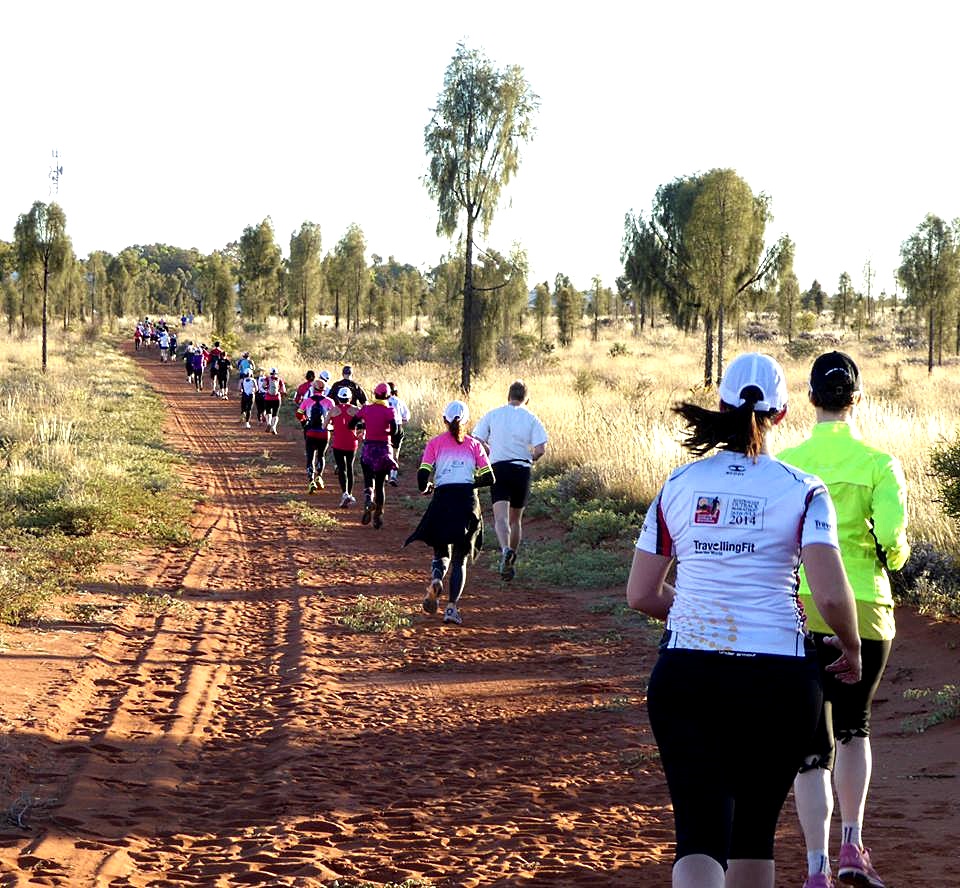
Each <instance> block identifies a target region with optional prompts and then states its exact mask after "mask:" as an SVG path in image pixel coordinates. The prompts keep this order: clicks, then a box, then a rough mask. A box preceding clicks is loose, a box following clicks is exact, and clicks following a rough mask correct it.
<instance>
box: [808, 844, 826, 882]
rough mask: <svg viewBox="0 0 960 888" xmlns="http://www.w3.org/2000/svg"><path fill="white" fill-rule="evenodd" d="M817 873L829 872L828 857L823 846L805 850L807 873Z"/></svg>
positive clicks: (813, 874) (809, 874) (811, 874)
mask: <svg viewBox="0 0 960 888" xmlns="http://www.w3.org/2000/svg"><path fill="white" fill-rule="evenodd" d="M818 873H824V874H825V875H829V874H830V858H829V857H828V856H827V851H826V849H825V848H819V849H817V850H816V851H808V852H807V875H808V876H815V875H817V874H818Z"/></svg>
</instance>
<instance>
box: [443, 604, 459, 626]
mask: <svg viewBox="0 0 960 888" xmlns="http://www.w3.org/2000/svg"><path fill="white" fill-rule="evenodd" d="M443 622H444V623H455V624H456V625H457V626H462V625H463V618H462V617H461V616H460V611H458V610H457V606H456V605H455V604H448V605H447V609H446V610H445V611H444V612H443Z"/></svg>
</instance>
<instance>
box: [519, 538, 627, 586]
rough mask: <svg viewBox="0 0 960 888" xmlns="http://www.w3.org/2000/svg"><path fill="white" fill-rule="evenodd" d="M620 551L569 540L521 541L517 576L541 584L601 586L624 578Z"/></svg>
mask: <svg viewBox="0 0 960 888" xmlns="http://www.w3.org/2000/svg"><path fill="white" fill-rule="evenodd" d="M628 573H629V564H628V563H627V560H626V558H625V557H624V555H623V553H622V552H610V551H607V550H606V549H593V548H590V547H588V546H578V545H573V544H571V543H570V542H569V540H549V541H547V542H530V543H524V547H523V558H522V559H521V562H520V567H519V568H518V577H519V578H520V580H521V581H522V582H524V583H534V584H537V585H543V586H566V587H568V588H570V587H578V588H603V587H607V586H618V585H621V584H623V583H626V581H627V574H628Z"/></svg>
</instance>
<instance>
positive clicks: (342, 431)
mask: <svg viewBox="0 0 960 888" xmlns="http://www.w3.org/2000/svg"><path fill="white" fill-rule="evenodd" d="M336 395H337V398H336V401H335V403H334V406H333V407H332V408H331V410H330V413H329V418H330V444H331V445H332V446H333V459H334V462H335V463H336V465H337V480H338V481H339V482H340V492H341V494H342V496H341V497H340V507H341V508H342V509H346V508H347V507H348V506H352V505H353V504H354V503H355V502H356V501H357V500H356V497H354V496H353V462H354V460H355V459H356V456H357V446H358V445H359V439H358V437H357V431H356V423H355V422H354V419H355V417H356V413H357V408H356V407H353V406H351V404H350V389H348V388H347V387H346V386H343V387H342V388H340V389H338V390H337V392H336Z"/></svg>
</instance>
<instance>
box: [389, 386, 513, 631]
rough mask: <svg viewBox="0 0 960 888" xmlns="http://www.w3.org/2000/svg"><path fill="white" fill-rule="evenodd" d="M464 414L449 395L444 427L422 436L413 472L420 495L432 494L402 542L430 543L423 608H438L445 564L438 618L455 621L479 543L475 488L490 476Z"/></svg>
mask: <svg viewBox="0 0 960 888" xmlns="http://www.w3.org/2000/svg"><path fill="white" fill-rule="evenodd" d="M469 418H470V412H469V410H468V409H467V405H466V404H464V403H463V401H451V402H450V403H449V404H447V406H446V407H445V408H444V411H443V422H444V425H446V427H447V428H446V431H445V432H443V433H442V434H439V435H437V436H436V437H435V438H431V439H430V440H429V441H428V442H427V446H426V448H425V449H424V451H423V459H422V460H421V462H420V469H419V471H418V472H417V486H418V487H419V488H420V492H421V493H423V494H424V495H428V494H430V493H431V492H432V493H433V499H431V500H430V505H429V506H428V507H427V511H426V512H425V513H424V515H423V517H422V518H421V519H420V523H419V524H418V525H417V529H416V530H415V531H414V532H413V533H412V534H410V536H409V537H408V539H407V541H406V542H405V543H404V545H408V544H409V543H412V542H413V541H414V540H421V541H422V542H424V543H426V544H427V545H428V546H431V547H432V548H433V560H432V562H431V564H430V583H429V584H428V586H427V595H426V597H425V598H424V599H423V609H424V611H426V612H427V613H428V614H434V613H436V612H437V599H438V597H439V596H440V595H441V594H442V592H443V580H444V577H445V576H446V574H447V571H448V569H449V570H450V582H449V587H448V588H449V593H448V603H447V606H446V609H445V610H444V612H443V621H444V623H454V624H456V625H460V624H461V623H462V622H463V619H462V617H461V616H460V610H459V608H458V607H457V604H458V602H459V601H460V596H461V595H462V594H463V587H464V585H465V584H466V581H467V562H468V561H472V560H473V559H474V558H475V557H476V556H477V553H479V551H480V549H481V548H482V546H483V516H482V513H481V511H480V500H479V499H478V497H477V488H478V487H487V486H489V485H491V484H493V482H494V476H493V472H492V471H491V469H490V461H489V459H488V458H487V452H486V450H484V448H483V445H482V444H481V443H480V442H479V441H478V440H477V439H476V438H473V437H471V436H470V435H467V434H466V430H465V425H466V422H467V420H468V419H469ZM431 475H432V476H433V480H432V481H431Z"/></svg>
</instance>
